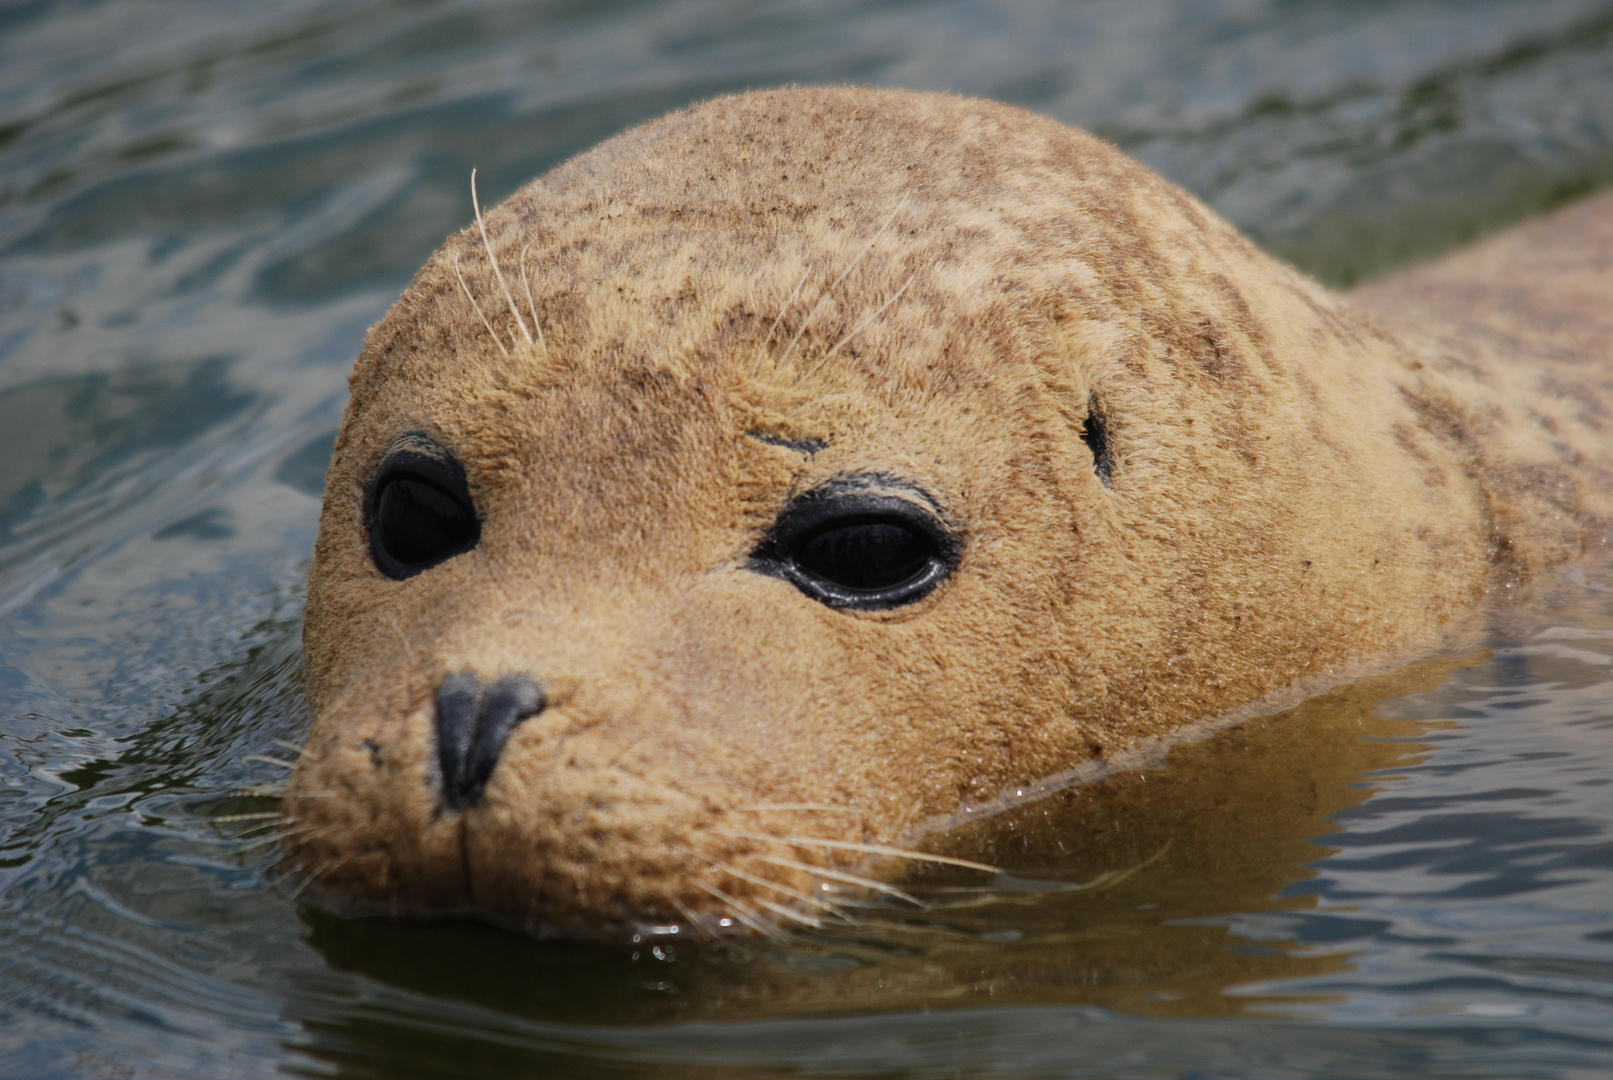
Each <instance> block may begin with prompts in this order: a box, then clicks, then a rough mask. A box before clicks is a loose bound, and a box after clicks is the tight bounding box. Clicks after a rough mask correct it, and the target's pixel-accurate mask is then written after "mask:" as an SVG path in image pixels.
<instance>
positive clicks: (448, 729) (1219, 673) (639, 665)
mask: <svg viewBox="0 0 1613 1080" xmlns="http://www.w3.org/2000/svg"><path fill="white" fill-rule="evenodd" d="M473 184H474V180H473ZM473 191H474V187H473ZM1604 281H1605V279H1604ZM1435 291H1438V290H1435ZM1447 293H1448V290H1447ZM1441 295H1442V296H1446V300H1447V301H1448V300H1449V295H1447V294H1441ZM1603 296H1613V289H1610V290H1606V291H1604V293H1603ZM1392 306H1393V305H1387V306H1386V310H1387V307H1392ZM1457 306H1458V307H1459V306H1460V305H1459V304H1458V305H1457ZM1519 310H1522V309H1521V308H1520V309H1519ZM1525 314H1527V313H1525ZM1394 318H1401V319H1403V320H1405V321H1407V322H1408V323H1410V324H1411V330H1410V331H1409V332H1402V331H1397V330H1395V329H1393V328H1392V327H1391V321H1390V320H1392V319H1394ZM1520 319H1524V316H1522V315H1520ZM1524 321H1525V322H1526V321H1527V319H1524ZM1509 325H1511V326H1512V331H1506V328H1504V327H1503V328H1497V327H1489V328H1474V327H1463V326H1460V325H1458V323H1456V322H1451V321H1449V320H1447V321H1446V322H1442V323H1438V324H1437V325H1436V324H1435V323H1433V322H1430V323H1429V324H1427V325H1417V324H1416V319H1415V316H1414V315H1413V316H1407V315H1406V312H1405V311H1402V312H1401V313H1400V314H1399V315H1398V316H1397V315H1394V314H1392V313H1391V314H1390V315H1388V316H1385V317H1383V318H1375V317H1374V316H1371V315H1369V314H1367V313H1365V312H1364V311H1363V310H1361V309H1359V308H1358V307H1356V306H1355V305H1353V304H1352V303H1350V302H1349V301H1347V300H1345V299H1342V298H1340V297H1338V296H1335V295H1333V294H1331V293H1329V292H1327V291H1326V290H1324V289H1323V288H1321V287H1320V286H1318V285H1316V284H1315V283H1313V282H1311V281H1310V280H1308V279H1306V278H1305V277H1303V276H1302V275H1300V274H1298V273H1296V272H1295V271H1293V270H1291V269H1289V268H1287V267H1285V266H1283V265H1281V264H1279V263H1277V262H1276V261H1274V260H1272V259H1271V258H1269V257H1267V256H1266V255H1264V254H1262V253H1261V252H1260V251H1258V250H1257V249H1255V248H1254V247H1253V246H1252V245H1251V244H1250V243H1249V242H1247V241H1246V240H1245V239H1243V238H1242V237H1241V236H1240V235H1239V234H1238V233H1237V232H1236V231H1235V230H1234V229H1233V228H1231V227H1230V226H1229V225H1227V224H1226V223H1225V222H1223V221H1222V220H1220V219H1219V218H1218V217H1216V216H1215V215H1214V214H1213V213H1212V212H1211V211H1209V210H1208V209H1207V208H1205V207H1204V206H1203V205H1201V204H1200V203H1198V202H1197V201H1195V200H1194V199H1193V198H1191V197H1190V196H1188V195H1187V194H1185V193H1183V192H1182V191H1180V190H1178V189H1177V188H1175V187H1174V186H1172V185H1171V184H1169V183H1167V182H1165V181H1164V180H1162V179H1161V178H1159V177H1158V176H1155V175H1154V174H1152V173H1150V172H1149V171H1148V170H1146V169H1144V168H1143V167H1142V166H1140V165H1138V164H1137V163H1135V162H1133V161H1131V160H1129V159H1128V158H1126V157H1125V156H1124V155H1122V154H1121V153H1119V152H1118V151H1117V150H1115V149H1114V148H1113V147H1111V146H1109V145H1107V144H1105V143H1103V142H1101V141H1099V140H1097V139H1094V138H1092V137H1090V136H1088V135H1085V134H1083V133H1081V132H1078V131H1075V130H1072V129H1070V128H1067V127H1064V126H1062V125H1060V124H1058V123H1056V122H1054V121H1052V120H1049V119H1045V118H1042V117H1037V116H1034V115H1031V114H1029V113H1026V112H1023V111H1021V110H1019V109H1015V108H1012V107H1009V106H1004V105H999V104H993V103H990V102H984V101H976V100H969V99H964V98H958V97H951V96H944V95H933V94H913V93H901V92H890V91H873V90H862V89H791V90H780V91H773V92H767V93H755V94H747V95H741V96H736V97H728V98H722V99H719V100H716V101H712V102H709V103H706V104H703V105H699V106H696V107H693V108H690V109H686V110H684V111H682V112H679V113H676V114H673V115H671V116H669V117H666V118H664V119H661V120H658V121H655V122H653V123H650V124H647V125H645V126H643V127H640V128H637V129H635V130H632V131H629V132H627V133H626V134H623V135H621V136H618V137H616V138H614V139H612V140H610V141H608V142H606V143H604V144H603V145H601V146H599V147H597V148H596V149H594V150H592V151H589V152H588V153H585V154H583V155H582V156H580V157H578V158H576V159H574V160H572V161H571V162H569V163H567V164H565V165H562V166H561V167H559V168H558V169H556V170H555V171H553V172H552V173H550V174H548V175H546V176H544V177H542V178H540V179H538V180H536V181H534V182H532V183H531V184H529V185H527V186H526V187H523V188H522V189H520V190H519V191H517V192H516V193H515V194H514V195H513V196H511V197H510V199H509V200H508V201H506V202H505V203H504V204H503V205H501V206H499V207H498V208H496V209H493V210H491V211H490V212H488V213H487V214H486V215H485V216H484V215H483V214H482V212H481V209H480V207H479V206H478V207H477V208H476V220H475V223H474V225H473V227H471V228H469V229H467V230H466V231H464V232H462V233H460V234H458V235H456V236H453V237H451V238H449V240H448V241H447V242H446V243H445V244H444V245H443V247H442V248H441V249H440V250H438V252H437V253H436V254H435V255H433V256H432V258H431V259H430V260H429V261H428V262H427V264H426V265H425V267H424V268H423V269H422V270H421V271H420V272H419V273H418V274H417V275H416V277H415V279H414V281H413V282H412V283H411V284H410V286H409V287H408V289H407V290H406V291H405V292H404V294H403V295H402V297H401V298H400V299H399V300H398V302H397V304H396V305H395V306H394V307H393V308H392V310H391V311H390V312H389V313H388V314H387V315H386V317H385V318H384V319H383V320H382V321H381V322H380V323H379V324H377V325H376V326H375V327H374V328H373V329H372V330H371V331H370V333H369V335H368V337H367V339H366V341H365V344H364V347H363V351H362V353H361V355H360V357H359V359H358V362H357V365H356V367H355V369H354V372H353V375H352V378H351V388H352V396H351V399H350V401H349V404H348V408H347V413H346V417H345V419H344V422H343V425H342V429H341V432H340V434H339V436H338V438H337V441H336V446H335V451H334V457H333V461H332V465H331V470H330V473H329V477H328V480H327V487H326V493H325V503H324V509H323V515H322V518H321V522H320V531H319V538H318V541H317V544H316V548H315V552H314V560H313V566H312V570H311V573H310V578H309V585H308V604H307V614H306V622H305V628H304V653H305V662H306V670H307V680H308V683H307V685H308V694H309V699H310V702H311V705H312V708H313V712H314V715H315V723H314V726H313V728H312V731H311V733H310V735H309V737H308V740H307V743H306V745H305V747H304V749H303V753H302V754H301V756H300V758H299V760H298V763H297V766H296V769H295V771H294V773H293V775H292V778H291V781H290V783H289V785H288V789H287V792H286V796H285V799H284V801H283V812H284V825H283V829H282V833H281V836H282V845H283V849H284V852H285V854H286V856H287V859H288V860H289V864H290V865H291V866H292V867H294V868H295V869H296V870H298V871H299V872H300V873H301V874H302V876H303V877H304V879H305V880H306V882H307V883H308V887H310V888H312V889H313V890H314V891H315V894H316V895H319V896H322V897H324V898H326V899H327V901H329V902H332V903H341V904H346V905H348V906H349V907H351V908H353V909H357V910H365V911H382V912H395V913H415V912H447V911H469V912H475V913H478V914H480V915H482V916H485V917H488V918H492V919H495V920H501V921H505V922H509V923H512V924H516V925H521V926H525V927H527V928H530V929H533V930H536V931H539V932H546V931H549V930H599V931H610V930H615V929H624V928H638V929H644V928H653V927H661V928H663V929H667V928H670V927H674V926H677V927H687V928H689V929H691V930H705V931H722V930H729V929H732V930H742V931H744V930H748V931H755V932H763V933H768V932H776V930H777V928H779V927H784V926H789V925H793V924H803V923H804V924H813V925H815V924H817V923H818V922H819V921H820V920H822V919H825V918H832V917H835V913H836V912H837V911H838V910H839V909H838V908H837V907H836V906H835V904H834V902H833V900H832V895H833V894H834V893H835V892H836V890H837V889H839V888H841V887H846V888H861V889H868V890H873V891H874V892H881V891H883V892H885V893H886V894H887V895H889V894H890V893H891V891H892V890H894V889H895V888H896V886H894V885H892V884H891V882H892V881H893V880H894V877H893V875H894V874H895V873H896V871H898V870H900V868H901V867H902V866H904V865H907V864H908V862H909V861H910V860H913V859H923V860H929V861H933V862H942V863H953V864H958V865H961V866H963V867H965V868H974V869H978V870H980V871H982V872H984V871H989V870H990V867H987V866H984V865H982V864H978V863H974V862H972V861H971V860H969V859H966V858H963V857H961V856H959V855H945V854H939V853H935V852H929V853H926V852H923V851H920V850H918V849H917V848H916V846H915V845H916V844H917V843H918V842H919V841H921V840H922V839H923V838H924V837H925V836H926V835H930V834H933V833H934V832H935V831H936V830H937V829H938V828H942V827H945V826H947V825H948V824H950V823H956V822H958V821H961V820H967V819H969V818H970V817H971V815H978V814H979V813H980V812H981V811H982V810H983V809H990V808H994V807H1001V806H1004V805H1008V804H1009V803H1011V802H1013V801H1014V800H1015V799H1018V798H1023V797H1025V793H1026V792H1027V791H1034V790H1037V789H1035V788H1034V784H1035V783H1036V782H1038V781H1045V780H1046V779H1047V778H1049V777H1069V776H1071V775H1075V774H1077V773H1079V771H1080V770H1081V769H1083V768H1086V769H1092V768H1101V767H1103V766H1102V763H1105V762H1108V763H1114V762H1118V761H1123V760H1124V758H1125V755H1126V754H1128V753H1132V752H1134V751H1136V750H1137V748H1139V747H1143V746H1147V745H1151V744H1155V743H1157V742H1158V741H1160V740H1166V739H1170V738H1173V737H1178V736H1180V734H1181V733H1182V732H1184V731H1188V730H1192V729H1193V727H1194V725H1196V724H1202V723H1204V722H1206V719H1207V718H1215V717H1225V716H1228V715H1230V714H1234V713H1235V711H1236V710H1239V709H1240V708H1241V709H1247V708H1249V707H1250V703H1257V702H1258V703H1263V705H1270V704H1271V703H1272V702H1275V701H1278V700H1280V699H1283V698H1284V697H1285V696H1286V697H1287V698H1288V699H1295V698H1297V697H1299V696H1303V695H1304V694H1306V693H1310V692H1313V691H1315V690H1317V689H1319V688H1321V687H1324V686H1327V685H1332V684H1337V683H1338V682H1340V681H1341V680H1344V679H1347V678H1350V677H1352V676H1353V675H1354V674H1357V673H1359V672H1361V671H1364V670H1366V668H1367V667H1368V666H1372V665H1376V666H1378V667H1382V666H1384V665H1386V664H1391V665H1392V664H1394V663H1398V662H1401V661H1403V660H1404V659H1406V658H1409V657H1411V656H1413V655H1415V654H1417V653H1419V652H1426V651H1427V650H1428V649H1430V648H1431V647H1433V646H1434V645H1436V644H1437V643H1438V642H1439V641H1440V640H1442V635H1445V634H1447V633H1448V632H1449V631H1450V629H1451V627H1452V626H1454V625H1457V623H1458V621H1459V620H1460V619H1461V618H1462V616H1464V614H1465V613H1468V612H1471V611H1472V610H1474V609H1475V607H1476V606H1477V605H1478V604H1479V602H1480V601H1481V599H1483V598H1484V597H1485V596H1486V595H1487V594H1488V593H1490V592H1493V591H1496V590H1498V589H1504V588H1505V587H1507V586H1510V585H1512V584H1515V583H1517V582H1519V581H1521V580H1523V579H1524V578H1526V577H1527V576H1528V575H1529V574H1531V573H1533V572H1535V571H1537V570H1539V569H1540V568H1542V567H1546V566H1549V565H1552V564H1554V563H1557V562H1560V561H1562V560H1564V559H1567V558H1571V557H1573V556H1574V555H1576V554H1577V553H1579V552H1580V551H1581V550H1583V548H1584V545H1585V544H1586V543H1587V539H1588V538H1591V537H1594V536H1595V535H1596V529H1598V528H1599V525H1598V522H1600V521H1602V520H1603V519H1604V518H1606V517H1607V516H1608V514H1609V510H1610V507H1609V504H1608V493H1609V492H1610V491H1613V484H1610V483H1609V476H1608V466H1609V442H1608V440H1607V437H1606V435H1607V433H1606V430H1605V428H1606V424H1607V413H1606V412H1605V403H1606V402H1607V401H1608V400H1609V399H1608V397H1607V392H1608V391H1607V385H1606V378H1605V376H1604V375H1603V374H1602V371H1603V370H1605V360H1606V359H1607V356H1606V353H1607V351H1608V350H1607V346H1606V342H1605V340H1600V341H1599V342H1591V344H1590V345H1588V346H1586V348H1589V349H1591V350H1592V352H1594V351H1595V350H1597V349H1599V350H1601V351H1600V353H1597V354H1596V359H1599V360H1600V361H1602V362H1603V363H1604V368H1602V369H1598V368H1596V367H1594V365H1592V364H1591V363H1590V362H1589V360H1588V359H1587V357H1588V356H1589V355H1590V354H1589V353H1587V352H1586V351H1585V349H1584V348H1582V349H1580V351H1579V352H1577V353H1576V352H1575V351H1574V349H1572V348H1569V347H1568V346H1563V347H1561V348H1558V349H1557V351H1556V352H1551V350H1546V353H1549V354H1550V355H1546V354H1545V353H1543V354H1541V356H1536V357H1535V358H1534V359H1532V360H1530V361H1529V362H1524V361H1523V360H1521V359H1520V357H1522V356H1523V352H1522V351H1520V350H1519V349H1517V348H1515V347H1514V346H1515V345H1516V340H1515V338H1516V336H1517V334H1516V333H1514V334H1513V337H1512V338H1508V337H1507V333H1508V332H1513V331H1518V327H1519V326H1522V325H1523V323H1522V322H1519V323H1517V324H1516V325H1512V324H1509ZM1542 357H1543V358H1542ZM1536 361H1538V363H1536ZM1593 376H1594V377H1593ZM1570 388H1571V389H1572V391H1573V392H1566V391H1567V390H1569V389H1570Z"/></svg>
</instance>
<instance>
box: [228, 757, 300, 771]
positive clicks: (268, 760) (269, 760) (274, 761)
mask: <svg viewBox="0 0 1613 1080" xmlns="http://www.w3.org/2000/svg"><path fill="white" fill-rule="evenodd" d="M241 760H242V761H243V762H247V761H261V762H263V763H264V764H265V765H278V766H279V767H280V768H282V769H295V768H296V767H297V766H296V765H294V764H292V763H291V762H289V761H282V760H280V759H279V758H277V757H270V756H269V755H268V754H248V755H247V756H246V757H244V758H242V759H241Z"/></svg>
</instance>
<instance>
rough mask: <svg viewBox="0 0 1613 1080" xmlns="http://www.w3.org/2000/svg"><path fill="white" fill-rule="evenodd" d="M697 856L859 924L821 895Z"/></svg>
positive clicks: (704, 856)
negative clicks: (814, 894)
mask: <svg viewBox="0 0 1613 1080" xmlns="http://www.w3.org/2000/svg"><path fill="white" fill-rule="evenodd" d="M689 854H691V855H695V854H696V853H695V852H689ZM697 857H699V858H702V859H705V860H706V861H708V862H709V863H711V865H712V866H715V867H716V868H717V869H719V870H721V871H723V873H725V874H732V875H733V876H734V877H736V878H739V879H740V880H741V881H748V882H750V883H751V884H752V885H759V886H761V887H762V888H764V889H772V890H773V891H774V892H776V893H778V894H780V895H781V896H788V897H790V898H791V899H793V900H799V901H800V902H801V903H803V904H810V905H812V906H813V907H815V908H819V909H821V910H823V911H827V912H829V913H830V914H831V915H833V916H834V917H835V918H837V919H843V920H845V921H846V922H848V923H850V924H851V925H853V926H857V925H860V924H859V923H858V922H857V920H856V919H854V918H852V917H851V916H850V915H848V914H846V913H845V912H844V911H841V910H840V909H839V908H838V907H836V906H835V905H834V904H832V903H830V902H829V901H827V900H825V899H823V898H822V897H817V896H813V895H812V894H811V893H804V892H801V891H800V890H799V889H792V888H790V887H789V886H787V885H780V884H779V883H778V882H776V881H769V880H768V879H767V878H764V877H760V876H758V875H756V874H748V873H746V872H745V871H743V870H741V869H739V867H737V866H734V865H732V864H731V863H727V862H724V861H723V860H721V859H713V858H711V857H710V856H709V855H699V856H697Z"/></svg>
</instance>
